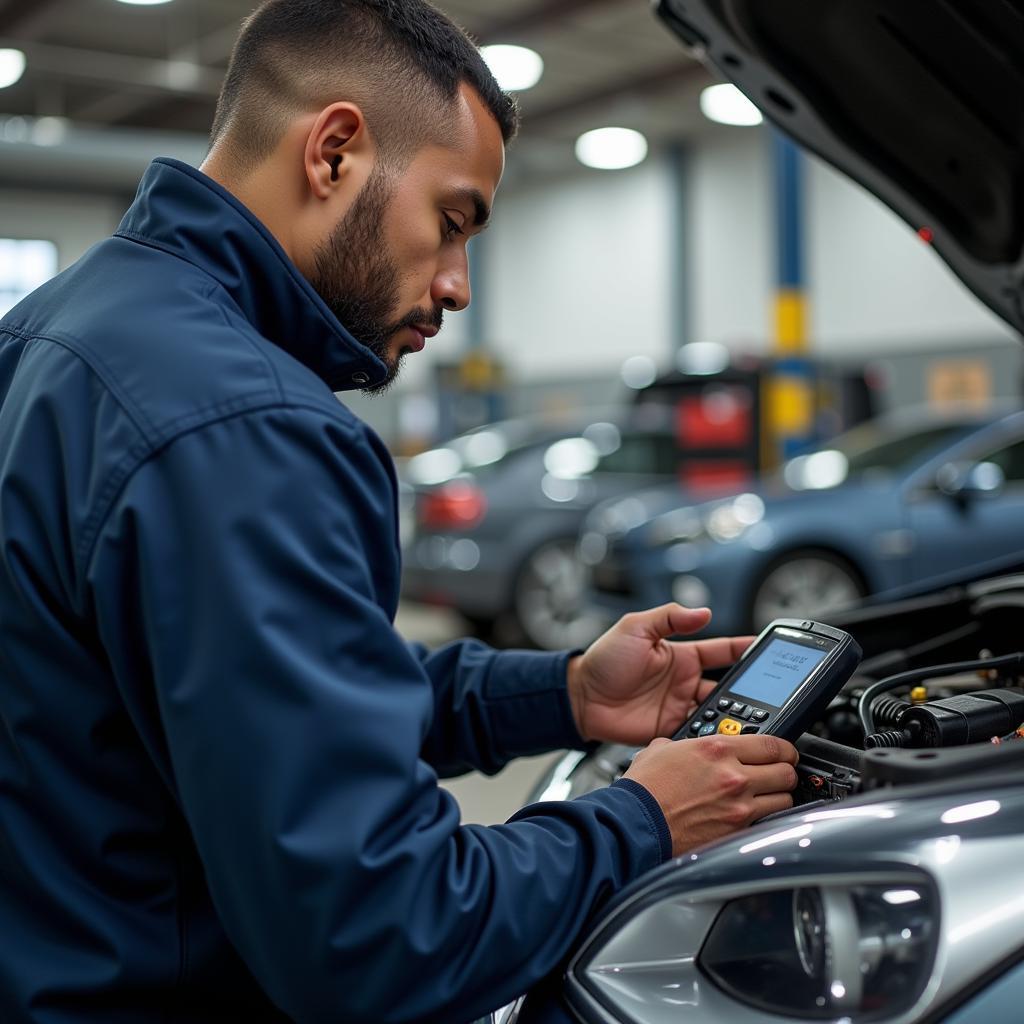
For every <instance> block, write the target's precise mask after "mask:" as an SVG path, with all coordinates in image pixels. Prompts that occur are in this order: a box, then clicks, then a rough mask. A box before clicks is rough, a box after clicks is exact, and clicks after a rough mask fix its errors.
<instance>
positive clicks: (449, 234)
mask: <svg viewBox="0 0 1024 1024" xmlns="http://www.w3.org/2000/svg"><path fill="white" fill-rule="evenodd" d="M444 225H445V230H444V237H445V241H446V242H450V241H451V240H452V239H453V238H454V237H455V236H456V235H461V234H462V233H463V231H462V228H460V227H459V225H458V224H456V223H455V221H453V220H452V219H451V217H449V216H448V214H447V213H446V214H445V215H444Z"/></svg>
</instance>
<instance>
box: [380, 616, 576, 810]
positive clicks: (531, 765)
mask: <svg viewBox="0 0 1024 1024" xmlns="http://www.w3.org/2000/svg"><path fill="white" fill-rule="evenodd" d="M396 625H397V626H398V630H399V632H400V633H401V634H402V636H404V637H405V639H406V640H416V641H419V642H420V643H423V644H426V645H427V646H428V647H440V646H441V645H442V644H444V643H446V642H447V641H449V640H454V639H457V638H458V637H460V636H462V635H463V630H464V628H465V627H464V625H463V623H462V620H461V619H460V618H459V617H458V616H457V615H455V614H454V613H453V612H448V611H445V610H444V609H434V608H426V607H424V606H422V605H411V604H410V605H406V604H403V605H402V606H401V607H400V608H399V609H398V617H397V619H396ZM558 757H559V754H557V753H555V754H546V755H544V756H543V757H524V758H520V759H519V760H518V761H513V762H512V764H510V765H509V766H508V767H507V768H506V769H505V770H504V771H503V772H500V773H499V774H498V775H495V776H494V777H493V778H488V777H487V776H486V775H481V774H479V773H478V772H473V773H472V774H470V775H465V776H463V777H462V778H459V779H450V780H447V781H445V782H442V783H441V785H442V786H444V788H445V789H447V790H448V791H449V792H450V793H452V794H453V795H454V796H455V799H456V800H458V802H459V807H460V808H461V809H462V821H463V823H465V824H479V825H496V824H498V823H500V822H502V821H505V820H506V819H507V818H509V817H511V815H512V814H514V813H515V811H517V810H518V809H519V808H520V807H522V806H523V804H524V803H525V802H526V797H527V794H528V793H529V791H530V790H531V788H532V787H533V784H534V783H535V782H536V781H537V779H538V778H540V776H541V774H542V773H543V772H544V771H546V769H547V768H548V767H549V766H550V765H551V764H553V763H554V762H555V761H556V760H558Z"/></svg>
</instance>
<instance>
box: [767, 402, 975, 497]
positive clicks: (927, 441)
mask: <svg viewBox="0 0 1024 1024" xmlns="http://www.w3.org/2000/svg"><path fill="white" fill-rule="evenodd" d="M974 426H977V421H968V420H966V419H964V420H946V421H945V422H942V423H934V422H933V423H929V424H927V425H921V426H917V427H914V428H907V427H903V428H901V429H899V430H895V429H894V428H893V426H892V424H891V423H886V422H885V421H884V420H883V421H873V422H869V423H862V424H861V425H860V426H858V427H855V428H854V429H853V430H850V431H848V432H847V433H845V434H841V435H840V436H839V437H837V438H835V440H834V441H833V442H832V443H831V444H830V445H829V446H828V447H827V448H822V449H820V450H819V451H816V452H812V453H811V454H809V455H801V456H798V457H797V458H795V459H792V460H791V461H790V462H787V463H786V465H785V467H784V468H783V476H784V477H785V480H786V483H787V484H789V486H790V487H793V488H796V489H797V490H817V489H821V488H828V487H838V486H839V485H840V484H841V483H844V482H845V481H846V480H849V479H851V478H852V477H864V476H875V475H878V476H889V475H891V474H893V473H897V472H899V471H900V470H904V469H908V468H909V467H911V466H912V465H913V464H914V463H915V462H916V461H917V460H918V459H920V458H921V456H923V455H924V454H926V453H927V452H929V451H930V450H932V449H933V448H937V447H939V446H940V445H942V444H943V443H945V442H948V441H951V440H952V439H954V438H955V437H957V436H958V435H960V434H963V433H964V432H965V431H967V430H969V429H971V428H972V427H974Z"/></svg>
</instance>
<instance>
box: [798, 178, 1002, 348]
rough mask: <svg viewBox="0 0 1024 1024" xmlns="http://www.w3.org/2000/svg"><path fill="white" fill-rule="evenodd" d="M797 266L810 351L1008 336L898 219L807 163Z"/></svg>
mask: <svg viewBox="0 0 1024 1024" xmlns="http://www.w3.org/2000/svg"><path fill="white" fill-rule="evenodd" d="M807 266H808V272H807V274H808V284H809V287H810V294H811V302H812V306H811V316H812V323H813V331H814V338H815V342H816V346H817V348H818V349H819V351H823V352H842V351H850V350H851V348H854V350H860V349H862V348H863V347H864V346H867V347H868V348H870V349H876V350H878V349H886V348H889V347H893V346H898V347H899V348H901V349H903V350H908V349H925V348H928V349H936V348H944V347H950V346H958V345H963V344H964V343H965V342H1000V341H1006V342H1009V341H1010V339H1012V338H1014V337H1016V336H1015V335H1014V333H1013V332H1012V331H1011V330H1010V328H1009V327H1007V326H1006V325H1005V324H1004V323H1003V321H1002V320H1000V319H999V318H998V317H996V316H995V314H993V313H991V312H989V310H988V309H987V308H986V307H984V306H983V305H982V304H981V303H980V302H979V301H978V300H977V299H976V298H975V297H974V295H973V294H971V293H970V292H969V291H968V290H967V289H966V288H965V287H964V286H963V285H962V284H961V283H960V281H959V279H958V278H957V277H956V276H955V275H954V274H953V272H952V271H951V270H950V269H949V268H948V267H947V266H946V264H945V263H944V262H943V261H942V260H941V259H939V257H938V256H937V255H936V254H935V253H934V252H933V251H932V250H931V249H930V248H929V247H928V246H927V245H925V243H924V242H922V241H921V239H920V238H918V237H917V234H916V233H915V232H914V231H913V230H912V229H911V228H910V227H909V226H908V225H907V224H906V223H905V222H904V221H903V220H901V219H900V218H898V217H897V216H896V215H895V214H894V213H892V211H891V210H889V209H888V207H886V206H884V205H883V204H882V203H881V202H879V201H878V200H877V199H876V198H875V197H874V196H872V195H870V194H869V193H868V192H866V191H865V190H864V189H862V188H861V187H860V186H858V185H855V184H853V183H852V182H850V181H849V180H848V179H846V178H844V177H843V176H842V175H840V174H839V173H838V172H837V171H835V170H833V169H832V168H831V167H829V166H828V165H826V164H824V163H822V162H821V161H820V160H818V159H816V158H810V159H809V160H808V174H807Z"/></svg>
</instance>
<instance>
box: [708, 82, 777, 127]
mask: <svg viewBox="0 0 1024 1024" xmlns="http://www.w3.org/2000/svg"><path fill="white" fill-rule="evenodd" d="M700 109H701V113H703V114H704V116H705V117H706V118H707V119H708V120H709V121H717V122H718V123H719V124H734V125H739V126H741V127H749V126H752V125H755V124H760V123H761V122H762V121H763V120H764V117H762V115H761V111H760V110H758V109H757V107H755V106H754V104H753V103H751V102H750V100H748V99H747V97H746V96H744V95H743V93H741V92H740V91H739V89H737V88H736V86H735V85H728V84H725V85H709V86H708V87H707V88H706V89H705V90H704V91H703V92H702V93H701V94H700Z"/></svg>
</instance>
